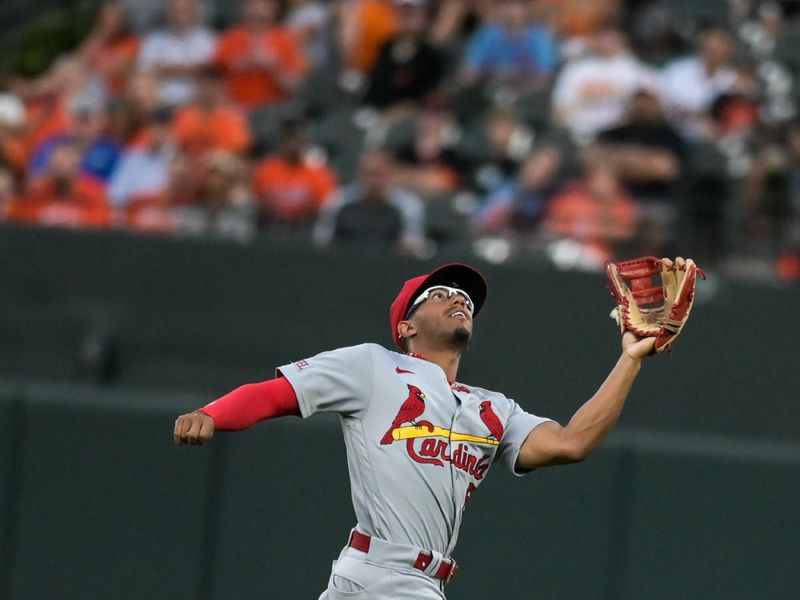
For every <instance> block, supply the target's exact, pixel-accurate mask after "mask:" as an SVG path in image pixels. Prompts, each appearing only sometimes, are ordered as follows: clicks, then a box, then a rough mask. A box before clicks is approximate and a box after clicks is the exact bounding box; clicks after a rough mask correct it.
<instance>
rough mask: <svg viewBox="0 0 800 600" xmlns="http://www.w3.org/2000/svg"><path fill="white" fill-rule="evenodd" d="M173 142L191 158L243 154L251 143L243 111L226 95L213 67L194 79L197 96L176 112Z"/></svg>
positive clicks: (220, 76) (218, 71)
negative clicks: (213, 152)
mask: <svg viewBox="0 0 800 600" xmlns="http://www.w3.org/2000/svg"><path fill="white" fill-rule="evenodd" d="M174 133H175V139H176V141H177V142H178V144H180V146H181V148H182V149H183V150H184V151H186V152H188V153H189V154H191V155H192V156H202V155H203V154H206V153H207V152H209V151H211V150H225V151H227V152H232V153H234V154H243V153H244V152H246V151H247V149H248V148H249V146H250V143H251V135H250V129H249V125H248V122H247V116H246V115H245V113H244V111H243V110H242V109H241V108H239V107H238V106H236V105H235V104H233V103H232V102H230V101H229V100H228V98H227V95H226V94H225V88H224V82H223V79H222V73H221V71H220V70H219V68H217V67H214V66H207V67H205V68H204V69H203V70H202V71H201V72H200V75H199V76H198V79H197V96H196V97H195V99H194V100H193V101H192V102H190V103H189V104H187V105H185V106H182V107H180V108H178V109H177V111H176V114H175V122H174Z"/></svg>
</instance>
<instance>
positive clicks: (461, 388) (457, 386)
mask: <svg viewBox="0 0 800 600" xmlns="http://www.w3.org/2000/svg"><path fill="white" fill-rule="evenodd" d="M406 355H407V356H410V357H411V358H418V359H420V360H424V361H427V362H431V361H430V360H428V359H427V358H425V356H423V355H422V354H419V353H418V352H406ZM447 383H449V384H450V389H451V390H453V391H454V392H466V393H469V392H470V391H471V390H470V389H469V388H468V387H467V386H465V385H463V384H461V383H458V382H457V381H450V380H448V381H447Z"/></svg>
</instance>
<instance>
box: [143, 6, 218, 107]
mask: <svg viewBox="0 0 800 600" xmlns="http://www.w3.org/2000/svg"><path fill="white" fill-rule="evenodd" d="M215 47H216V37H215V35H214V33H213V32H212V31H211V30H210V29H208V28H207V27H205V26H204V25H202V24H201V23H200V5H199V3H198V0H169V4H168V6H167V27H166V28H165V29H160V30H157V31H154V32H152V33H149V34H147V35H146V36H145V37H144V40H143V41H142V46H141V49H140V51H139V58H138V66H139V68H140V69H143V70H147V71H152V72H153V73H154V74H155V75H156V76H157V77H158V78H159V80H160V82H161V83H160V89H159V99H160V101H161V102H162V103H164V104H167V105H169V106H178V105H180V104H184V103H186V102H188V101H189V100H191V99H192V97H194V94H195V85H194V78H195V76H196V75H197V74H198V72H199V70H200V69H201V68H202V67H203V66H205V65H207V64H209V63H210V61H211V59H212V57H213V55H214V49H215Z"/></svg>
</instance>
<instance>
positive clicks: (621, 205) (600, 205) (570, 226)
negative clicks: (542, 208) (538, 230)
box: [544, 162, 639, 268]
mask: <svg viewBox="0 0 800 600" xmlns="http://www.w3.org/2000/svg"><path fill="white" fill-rule="evenodd" d="M546 211H547V212H546V215H545V220H544V229H545V232H546V233H548V234H550V235H551V236H553V237H555V238H557V239H560V240H572V241H573V242H574V243H575V249H576V250H577V252H576V255H577V256H578V257H579V258H578V260H579V262H580V263H581V264H582V265H583V266H587V267H595V268H601V267H602V266H603V265H604V264H605V263H606V261H609V260H611V259H612V258H614V256H615V253H614V249H615V246H616V245H617V244H619V243H620V242H624V241H627V240H631V239H632V238H633V236H634V235H635V233H636V224H637V220H638V217H639V211H638V208H637V206H636V204H635V203H634V202H633V200H632V199H631V197H630V196H629V195H628V194H627V192H625V190H624V189H623V188H622V186H621V184H620V183H619V179H618V178H617V175H616V173H615V172H614V170H613V169H611V167H609V166H608V165H606V164H603V163H601V162H598V163H595V164H592V165H589V166H588V171H587V173H586V175H585V177H584V178H583V179H582V180H580V181H577V182H574V183H572V184H571V185H569V186H567V188H566V189H565V190H564V191H563V192H561V193H560V194H558V195H557V196H556V197H554V198H553V199H552V200H551V201H550V203H549V205H548V206H547V209H546Z"/></svg>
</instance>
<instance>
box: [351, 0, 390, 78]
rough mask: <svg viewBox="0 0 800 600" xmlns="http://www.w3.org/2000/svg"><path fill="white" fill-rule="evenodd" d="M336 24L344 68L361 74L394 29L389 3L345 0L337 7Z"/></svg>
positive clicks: (384, 1) (369, 68) (370, 67)
mask: <svg viewBox="0 0 800 600" xmlns="http://www.w3.org/2000/svg"><path fill="white" fill-rule="evenodd" d="M339 23H340V26H339V46H340V48H341V54H342V57H343V59H344V65H345V67H346V68H348V69H351V70H353V71H355V72H357V73H361V74H365V73H367V72H369V71H370V70H371V69H372V67H373V66H374V65H375V61H376V60H378V54H379V53H380V51H381V48H382V47H383V45H384V44H385V43H386V42H388V41H389V40H390V39H391V37H392V36H393V35H394V33H395V31H396V29H397V24H396V22H395V12H394V5H393V0H345V1H344V2H341V3H340V4H339Z"/></svg>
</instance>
